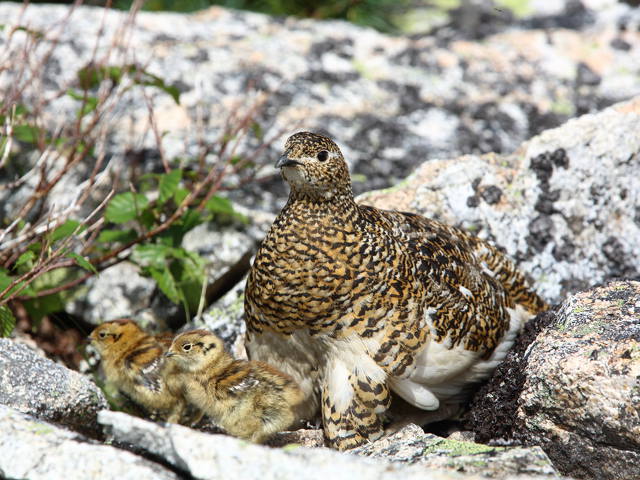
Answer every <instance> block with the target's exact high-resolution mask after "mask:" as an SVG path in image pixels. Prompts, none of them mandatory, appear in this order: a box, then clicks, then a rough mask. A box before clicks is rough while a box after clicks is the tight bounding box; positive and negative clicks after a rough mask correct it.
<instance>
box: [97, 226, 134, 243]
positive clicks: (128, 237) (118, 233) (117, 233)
mask: <svg viewBox="0 0 640 480" xmlns="http://www.w3.org/2000/svg"><path fill="white" fill-rule="evenodd" d="M136 238H138V234H137V233H136V231H135V230H133V229H131V228H130V229H128V230H102V231H101V232H100V235H98V242H99V243H111V242H121V243H127V242H130V241H132V240H135V239H136Z"/></svg>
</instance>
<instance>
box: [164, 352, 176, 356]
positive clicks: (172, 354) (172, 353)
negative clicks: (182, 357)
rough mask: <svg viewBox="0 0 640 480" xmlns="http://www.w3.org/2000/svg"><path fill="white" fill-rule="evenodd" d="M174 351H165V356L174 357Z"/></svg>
mask: <svg viewBox="0 0 640 480" xmlns="http://www.w3.org/2000/svg"><path fill="white" fill-rule="evenodd" d="M175 355H176V354H175V353H174V352H167V353H165V354H164V356H165V357H175Z"/></svg>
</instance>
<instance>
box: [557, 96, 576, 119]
mask: <svg viewBox="0 0 640 480" xmlns="http://www.w3.org/2000/svg"><path fill="white" fill-rule="evenodd" d="M551 111H552V112H553V113H555V114H557V115H569V116H571V115H573V114H574V113H575V105H574V104H573V103H572V102H571V101H570V100H569V99H566V98H559V99H558V100H556V101H555V102H553V104H552V105H551Z"/></svg>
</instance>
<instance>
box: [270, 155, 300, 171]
mask: <svg viewBox="0 0 640 480" xmlns="http://www.w3.org/2000/svg"><path fill="white" fill-rule="evenodd" d="M295 165H302V164H301V163H300V162H298V161H297V160H292V159H291V158H289V154H288V153H286V152H285V153H284V155H282V156H281V157H280V158H279V159H278V161H277V162H276V168H282V167H293V166H295Z"/></svg>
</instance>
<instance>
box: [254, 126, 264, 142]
mask: <svg viewBox="0 0 640 480" xmlns="http://www.w3.org/2000/svg"><path fill="white" fill-rule="evenodd" d="M251 131H252V132H253V134H254V135H255V137H256V138H257V139H258V140H262V139H263V137H264V131H263V130H262V126H261V125H260V124H259V123H258V122H252V123H251Z"/></svg>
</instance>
